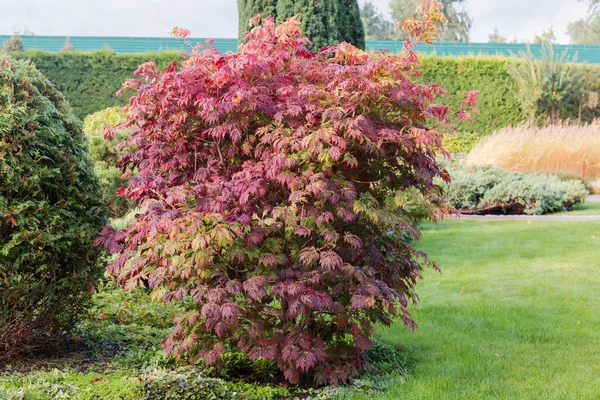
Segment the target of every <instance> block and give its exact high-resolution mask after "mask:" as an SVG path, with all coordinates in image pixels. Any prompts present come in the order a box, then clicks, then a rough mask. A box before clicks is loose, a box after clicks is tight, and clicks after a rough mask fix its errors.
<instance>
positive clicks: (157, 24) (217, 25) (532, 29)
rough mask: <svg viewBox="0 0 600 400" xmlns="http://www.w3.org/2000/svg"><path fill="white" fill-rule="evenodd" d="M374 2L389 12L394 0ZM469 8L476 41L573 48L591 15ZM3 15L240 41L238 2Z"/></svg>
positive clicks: (45, 3) (4, 25) (112, 2)
mask: <svg viewBox="0 0 600 400" xmlns="http://www.w3.org/2000/svg"><path fill="white" fill-rule="evenodd" d="M371 1H372V2H373V3H374V4H375V5H376V6H377V7H378V8H379V9H380V10H381V11H384V12H385V13H389V7H388V3H389V0H371ZM359 2H360V3H361V4H362V3H364V2H365V0H359ZM467 9H468V10H469V12H470V13H471V15H472V16H473V19H474V21H475V28H474V29H473V31H472V36H471V40H472V41H473V42H486V41H487V35H488V33H490V32H491V31H492V30H493V29H494V28H498V29H499V31H500V33H501V34H502V35H504V36H506V37H507V38H508V39H513V38H517V39H519V40H523V41H524V40H532V39H533V36H534V35H535V34H539V33H541V32H542V31H543V30H544V29H547V28H549V27H553V28H554V31H555V34H556V37H557V39H558V42H559V43H568V41H569V37H568V35H567V34H566V30H567V25H568V24H569V22H571V21H575V20H577V19H580V18H583V17H584V16H585V15H586V13H587V7H586V5H585V4H584V3H581V2H579V1H577V0H467ZM0 10H1V12H0V34H10V33H12V32H13V31H23V30H30V31H32V32H33V33H34V34H36V35H66V36H79V35H82V36H166V35H167V34H168V32H169V31H170V30H171V29H172V28H173V27H174V26H182V27H185V28H188V29H190V31H191V33H192V36H194V37H211V38H233V37H236V36H237V2H236V0H143V1H142V0H0Z"/></svg>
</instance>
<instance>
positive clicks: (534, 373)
mask: <svg viewBox="0 0 600 400" xmlns="http://www.w3.org/2000/svg"><path fill="white" fill-rule="evenodd" d="M418 248H419V249H421V250H424V251H425V252H427V253H428V254H429V255H430V256H431V257H432V258H433V259H435V260H436V261H437V262H438V263H439V265H440V267H441V269H442V274H439V273H436V272H434V271H425V274H424V275H425V279H424V280H423V281H422V282H420V284H419V285H418V293H419V294H420V297H421V301H420V304H419V306H417V307H413V310H414V317H415V320H416V321H417V323H418V325H419V329H418V330H416V331H414V332H413V331H409V330H407V329H406V328H405V327H404V326H402V324H400V323H397V324H395V325H393V326H392V327H391V328H389V329H382V330H380V333H379V335H378V336H379V337H380V338H381V339H382V340H384V341H385V342H387V343H390V344H393V345H395V346H398V347H401V348H403V349H404V351H406V352H407V353H408V355H409V356H410V358H412V360H413V363H412V371H411V372H410V373H409V376H408V377H407V379H406V382H405V383H403V384H402V383H398V384H395V385H394V386H392V387H390V388H389V390H388V391H386V392H385V393H383V394H381V395H378V396H374V397H370V398H378V399H379V398H381V399H561V400H563V399H578V400H581V399H600V222H537V221H533V222H527V221H444V222H442V223H440V224H439V225H426V226H423V239H422V240H421V242H420V243H419V244H418ZM355 398H357V399H358V398H361V399H362V398H365V399H366V398H367V397H360V396H357V397H355Z"/></svg>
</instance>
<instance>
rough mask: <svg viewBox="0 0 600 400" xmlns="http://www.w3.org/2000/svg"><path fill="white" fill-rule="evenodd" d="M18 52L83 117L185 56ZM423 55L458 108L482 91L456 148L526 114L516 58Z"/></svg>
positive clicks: (589, 69) (451, 142) (592, 76)
mask: <svg viewBox="0 0 600 400" xmlns="http://www.w3.org/2000/svg"><path fill="white" fill-rule="evenodd" d="M14 56H15V57H18V58H27V59H30V60H31V61H33V62H34V64H35V65H36V66H37V68H38V69H39V70H40V71H42V72H43V73H44V74H45V75H46V76H47V77H48V78H49V79H50V80H51V81H52V82H54V84H55V85H56V86H57V88H58V89H59V90H60V91H61V92H63V93H64V95H65V97H66V98H67V100H68V101H69V103H70V104H71V106H72V107H73V109H74V111H75V113H76V114H77V115H78V116H79V117H80V118H84V117H85V116H86V115H88V114H92V113H94V112H96V111H99V110H102V109H105V108H108V107H113V106H119V105H123V104H125V103H126V102H127V99H128V98H129V96H128V95H127V94H125V95H123V96H121V97H116V95H115V93H116V92H117V90H119V89H120V88H121V85H122V84H123V82H125V80H127V79H129V78H131V77H132V76H133V71H134V70H135V69H136V68H137V67H138V65H139V64H141V63H143V62H146V61H154V62H155V63H156V65H157V68H158V69H159V70H160V69H164V68H166V67H167V66H168V65H169V64H170V63H172V62H173V61H176V60H179V59H180V54H179V53H178V52H160V53H140V54H117V53H114V52H112V51H110V50H102V51H94V52H75V51H69V52H60V53H49V52H43V51H37V50H28V51H25V52H20V53H15V54H14ZM420 58H421V62H422V64H421V67H422V72H423V78H422V79H423V81H424V82H428V83H429V82H436V83H438V84H439V85H440V86H441V87H443V88H444V89H446V90H447V91H448V92H449V94H450V97H449V98H448V99H443V100H440V102H442V103H444V104H448V105H450V106H452V107H454V108H455V109H458V108H460V107H458V106H459V105H460V102H461V101H462V99H463V93H464V92H466V91H469V90H472V89H473V88H477V89H478V90H479V91H480V98H479V101H478V105H479V109H480V113H479V114H477V115H475V121H474V123H473V124H471V123H468V122H462V123H460V125H459V128H460V130H461V132H462V133H461V135H460V136H457V137H454V138H449V139H448V140H447V143H446V146H447V148H448V149H449V150H450V151H451V152H457V151H464V150H466V149H469V148H470V147H471V146H472V145H473V144H474V143H475V141H476V140H477V139H478V138H479V137H481V136H484V135H487V134H490V133H492V132H493V131H495V130H497V129H499V128H502V127H505V126H509V125H516V124H518V123H519V122H521V121H523V120H525V119H526V118H527V117H526V115H525V113H524V112H523V111H522V110H521V107H520V105H519V102H518V101H517V96H516V94H517V91H518V88H517V86H516V84H515V83H514V81H513V80H512V78H511V77H510V75H509V74H508V72H507V68H506V64H507V63H509V62H512V59H511V58H506V57H490V56H467V57H437V56H432V55H422V56H421V57H420ZM575 68H576V69H581V70H583V72H584V74H585V76H586V79H588V80H589V81H590V82H592V84H593V85H595V86H596V87H597V88H598V90H600V65H587V64H576V65H575ZM561 111H562V113H561V115H562V116H563V117H570V118H572V119H577V117H578V111H579V110H577V109H574V108H573V105H572V104H566V105H565V110H561ZM598 116H600V105H598V106H596V107H595V108H594V109H591V110H590V109H585V110H583V114H582V119H583V121H585V122H589V121H590V120H591V119H593V118H594V117H598ZM540 118H541V119H543V118H544V117H542V116H540Z"/></svg>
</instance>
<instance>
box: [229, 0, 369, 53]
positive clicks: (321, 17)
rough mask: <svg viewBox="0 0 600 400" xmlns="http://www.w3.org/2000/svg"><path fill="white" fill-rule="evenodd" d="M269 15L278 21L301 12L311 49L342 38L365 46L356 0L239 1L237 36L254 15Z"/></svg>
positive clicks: (244, 30) (338, 41)
mask: <svg viewBox="0 0 600 400" xmlns="http://www.w3.org/2000/svg"><path fill="white" fill-rule="evenodd" d="M258 13H261V14H262V15H263V16H267V15H272V16H274V17H275V19H276V21H277V23H280V22H282V21H284V20H285V19H287V18H290V17H293V16H296V15H300V21H301V22H302V32H304V35H305V36H307V37H308V38H310V40H311V42H312V46H311V48H312V50H318V49H320V48H321V47H323V46H330V45H335V44H338V43H340V42H342V41H346V42H349V43H352V44H353V45H355V46H356V47H358V48H361V49H364V48H365V33H364V28H363V25H362V20H361V19H360V10H359V7H358V2H357V0H238V14H239V18H240V20H239V26H240V39H241V40H243V39H244V35H245V32H247V30H248V21H249V20H250V18H252V17H254V16H255V15H256V14H258Z"/></svg>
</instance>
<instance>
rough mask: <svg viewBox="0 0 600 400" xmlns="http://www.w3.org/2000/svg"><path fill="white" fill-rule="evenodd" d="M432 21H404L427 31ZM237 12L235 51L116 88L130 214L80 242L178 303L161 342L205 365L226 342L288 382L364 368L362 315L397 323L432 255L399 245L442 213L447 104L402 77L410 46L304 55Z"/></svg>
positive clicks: (291, 34)
mask: <svg viewBox="0 0 600 400" xmlns="http://www.w3.org/2000/svg"><path fill="white" fill-rule="evenodd" d="M428 4H432V3H431V2H428ZM436 6H439V4H437V5H433V6H432V7H436ZM440 15H441V13H439V12H436V8H433V9H432V10H431V12H430V14H428V15H426V18H425V19H424V21H425V22H423V23H421V22H418V21H412V22H410V24H408V25H409V26H408V28H410V29H412V31H414V32H415V33H417V34H421V33H422V32H424V33H425V34H429V30H428V26H427V24H431V25H435V24H437V22H439V20H438V19H437V18H438V17H439V16H440ZM254 22H256V26H255V27H254V28H253V29H252V31H251V32H250V33H249V34H248V39H247V42H246V43H244V44H243V45H242V46H240V51H239V52H238V53H237V54H233V53H227V54H220V53H219V52H218V51H217V50H216V49H214V48H210V47H209V48H206V49H205V50H202V51H200V50H201V49H202V46H201V45H199V46H196V47H195V49H194V51H193V52H192V53H191V54H190V55H189V56H188V57H186V59H185V60H184V61H183V63H182V65H181V66H178V64H177V63H173V64H172V65H171V66H170V67H168V68H167V69H166V70H165V71H163V72H158V70H157V68H156V65H155V64H154V63H145V64H142V65H141V66H140V67H139V68H138V70H137V71H136V74H137V75H138V76H140V78H141V79H139V80H137V79H135V80H130V81H128V82H126V84H125V86H124V90H127V89H137V93H136V95H135V96H134V97H133V98H131V99H130V103H129V106H127V107H126V109H127V112H128V114H129V117H128V120H127V122H126V123H125V127H131V128H132V135H131V137H130V138H129V139H128V143H131V144H132V145H135V146H136V149H135V151H134V152H133V153H131V154H126V155H124V156H123V158H122V161H123V163H124V165H126V166H128V167H130V168H132V169H134V170H136V171H137V174H136V176H135V177H132V178H131V179H130V181H129V185H128V187H127V189H126V190H125V193H126V194H127V195H128V196H129V197H130V198H132V199H133V200H134V202H135V203H136V206H138V207H139V208H140V210H141V211H140V213H138V214H136V215H135V218H134V219H133V220H131V221H130V222H129V224H128V225H127V227H126V228H125V229H124V230H122V231H119V232H117V231H116V230H114V229H113V228H112V227H106V228H105V229H104V230H103V233H102V235H101V236H100V238H99V240H98V241H99V243H102V244H103V245H104V246H105V248H107V249H108V250H110V251H111V252H112V253H113V254H115V255H116V258H115V261H114V262H113V263H111V264H110V266H109V268H108V271H109V272H110V273H113V274H118V281H119V282H120V283H121V284H123V285H124V286H125V288H133V287H135V286H138V285H148V286H149V287H150V289H151V290H152V291H153V294H154V296H156V297H162V298H164V299H165V300H167V301H169V300H172V301H185V304H186V310H185V312H182V313H180V315H178V316H176V318H175V320H174V322H175V327H174V329H173V332H171V333H170V334H169V335H168V337H167V338H165V340H164V342H163V345H164V346H165V348H166V350H167V351H168V352H170V353H172V354H174V355H175V356H177V357H184V356H185V357H186V358H188V357H189V358H188V359H189V360H192V361H193V360H194V359H198V358H199V357H202V358H203V359H204V361H205V362H206V363H208V364H213V363H216V364H217V365H218V364H219V361H222V357H223V354H224V353H225V351H226V349H227V348H234V349H239V350H241V351H242V352H244V353H246V354H247V355H248V357H249V358H250V359H252V360H258V359H265V360H270V361H273V362H274V363H275V364H276V365H277V367H278V368H279V370H280V371H281V372H282V373H283V374H284V376H285V378H286V379H287V380H288V381H289V382H291V383H307V382H309V381H310V380H311V379H313V380H315V381H316V383H317V384H324V383H332V384H336V383H340V382H344V381H347V380H348V378H349V377H350V376H352V375H353V374H356V373H357V372H358V371H359V370H360V369H361V367H362V366H363V365H364V363H365V360H366V356H365V350H366V349H368V348H370V347H371V346H372V342H371V338H372V335H373V332H374V329H375V326H376V324H378V323H381V324H385V325H389V324H390V323H391V321H392V319H394V318H398V319H400V320H402V321H403V322H404V323H405V324H406V325H408V326H414V322H413V319H412V316H411V314H410V312H409V310H408V304H409V302H411V301H416V298H417V297H416V294H415V290H414V287H415V284H416V282H417V280H418V279H419V278H420V277H421V272H420V271H421V269H422V267H423V265H433V263H432V262H431V261H429V260H428V259H427V257H426V256H425V255H424V254H422V253H420V252H418V251H417V250H415V249H414V248H413V247H412V245H411V240H413V239H414V240H416V239H418V238H419V232H418V230H417V229H416V228H415V224H416V223H418V222H419V221H421V220H424V219H427V220H436V219H438V218H439V217H441V216H443V215H444V213H445V210H446V208H445V205H444V199H443V196H442V189H441V186H440V185H438V184H436V183H435V182H434V178H435V177H442V178H448V175H447V173H446V171H445V170H444V169H443V168H442V167H441V166H439V165H438V163H437V161H436V159H437V155H439V154H446V155H447V153H446V152H445V151H444V150H443V149H442V148H441V141H442V134H441V133H440V131H438V128H440V127H444V126H448V123H449V122H450V121H449V117H450V115H451V114H450V112H449V110H448V108H447V107H445V106H442V105H440V104H436V103H434V100H435V99H436V98H437V97H439V96H440V95H442V94H443V93H444V91H443V90H442V89H440V88H439V86H437V85H420V84H417V83H415V82H414V81H413V80H412V79H411V77H412V76H414V75H417V74H418V72H419V71H418V68H419V64H418V59H417V58H416V56H415V54H414V53H410V54H409V55H408V56H406V57H400V56H384V55H381V54H369V53H366V52H364V51H362V50H359V49H357V48H355V47H353V46H351V45H349V44H347V43H342V44H340V45H338V46H335V47H332V48H326V49H324V50H323V51H321V52H320V53H316V54H315V53H312V52H310V51H308V50H307V49H306V47H305V45H306V44H307V43H308V41H307V39H305V38H303V37H302V32H301V31H300V29H299V22H298V21H297V20H295V19H289V20H287V21H286V22H284V23H283V24H281V25H279V26H277V27H276V26H275V24H274V21H273V19H272V18H267V19H265V20H264V21H263V22H262V24H260V23H259V22H258V21H257V20H255V21H254ZM423 24H425V25H423ZM426 39H432V37H430V36H426ZM410 46H411V44H410V43H408V44H407V47H410ZM475 98H476V93H475V92H471V93H469V94H468V96H467V98H466V99H465V101H464V105H466V106H468V107H472V106H473V105H474V100H475ZM459 117H460V118H468V117H469V114H468V111H466V110H463V111H461V112H460V113H459ZM220 359H221V360H220Z"/></svg>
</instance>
